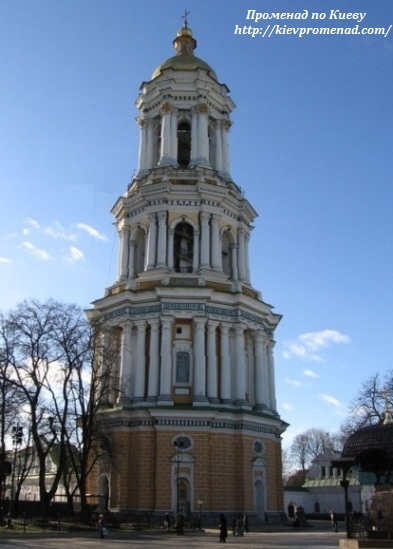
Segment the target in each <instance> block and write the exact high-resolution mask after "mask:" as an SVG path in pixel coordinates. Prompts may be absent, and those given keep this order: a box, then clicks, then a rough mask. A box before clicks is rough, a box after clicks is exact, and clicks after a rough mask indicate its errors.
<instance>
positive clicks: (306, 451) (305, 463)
mask: <svg viewBox="0 0 393 549" xmlns="http://www.w3.org/2000/svg"><path fill="white" fill-rule="evenodd" d="M335 446H336V436H335V435H331V434H330V433H329V432H327V431H324V430H323V429H318V428H315V427H313V428H312V429H308V430H307V431H304V433H299V434H298V435H296V436H295V438H294V439H293V443H292V446H291V449H290V453H291V457H292V459H293V461H294V463H295V465H296V468H300V469H301V470H302V471H305V470H306V469H307V468H308V467H309V466H310V464H311V462H312V461H313V460H314V459H315V458H317V457H318V456H319V455H320V454H324V453H326V452H328V451H333V450H335Z"/></svg>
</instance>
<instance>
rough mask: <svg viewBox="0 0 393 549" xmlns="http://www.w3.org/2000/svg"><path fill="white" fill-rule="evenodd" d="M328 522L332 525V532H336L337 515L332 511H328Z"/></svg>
mask: <svg viewBox="0 0 393 549" xmlns="http://www.w3.org/2000/svg"><path fill="white" fill-rule="evenodd" d="M330 520H331V523H332V528H333V532H338V522H337V515H336V513H335V512H334V511H330Z"/></svg>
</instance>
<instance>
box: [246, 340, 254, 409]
mask: <svg viewBox="0 0 393 549" xmlns="http://www.w3.org/2000/svg"><path fill="white" fill-rule="evenodd" d="M245 341H246V355H245V358H246V360H245V364H246V400H247V403H248V404H249V406H255V375H254V372H255V361H254V339H253V337H252V332H251V331H250V332H247V333H246V337H245Z"/></svg>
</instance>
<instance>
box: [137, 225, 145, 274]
mask: <svg viewBox="0 0 393 549" xmlns="http://www.w3.org/2000/svg"><path fill="white" fill-rule="evenodd" d="M145 248H146V235H145V233H144V231H143V230H142V229H138V231H137V232H136V234H135V258H134V262H135V263H134V264H135V275H138V274H139V273H142V272H143V271H144V269H145Z"/></svg>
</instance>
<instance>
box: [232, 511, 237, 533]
mask: <svg viewBox="0 0 393 549" xmlns="http://www.w3.org/2000/svg"><path fill="white" fill-rule="evenodd" d="M236 520H237V519H236V515H233V517H232V534H233V537H235V536H236Z"/></svg>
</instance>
